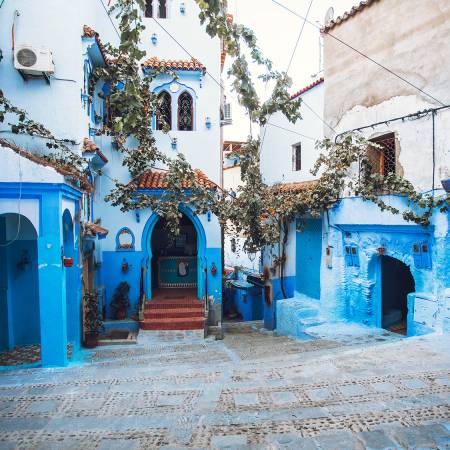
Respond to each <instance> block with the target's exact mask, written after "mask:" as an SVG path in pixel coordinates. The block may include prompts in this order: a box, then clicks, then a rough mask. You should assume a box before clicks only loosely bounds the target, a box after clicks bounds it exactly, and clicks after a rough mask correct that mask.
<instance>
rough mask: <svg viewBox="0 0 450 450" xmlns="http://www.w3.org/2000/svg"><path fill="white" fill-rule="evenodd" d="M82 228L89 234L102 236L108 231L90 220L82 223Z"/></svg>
mask: <svg viewBox="0 0 450 450" xmlns="http://www.w3.org/2000/svg"><path fill="white" fill-rule="evenodd" d="M84 230H85V232H86V233H87V234H90V235H91V236H97V235H100V236H102V237H104V236H106V235H107V234H108V233H109V230H108V229H106V228H103V227H101V226H100V225H98V224H96V223H91V222H87V223H85V224H84Z"/></svg>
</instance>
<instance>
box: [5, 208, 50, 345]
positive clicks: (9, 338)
mask: <svg viewBox="0 0 450 450" xmlns="http://www.w3.org/2000/svg"><path fill="white" fill-rule="evenodd" d="M37 237H38V236H37V232H36V229H35V228H34V226H33V224H32V223H31V221H30V220H29V219H28V218H27V217H25V216H23V215H20V214H16V213H7V214H2V215H0V349H1V350H5V349H12V348H14V347H17V346H24V345H31V344H39V343H40V339H41V332H40V310H39V275H38V246H37Z"/></svg>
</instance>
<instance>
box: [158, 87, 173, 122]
mask: <svg viewBox="0 0 450 450" xmlns="http://www.w3.org/2000/svg"><path fill="white" fill-rule="evenodd" d="M158 98H159V100H160V102H161V104H160V105H161V106H160V108H159V112H158V113H157V115H156V129H157V130H163V129H164V127H165V126H168V127H169V128H170V129H172V97H171V96H170V94H169V93H168V92H167V91H163V92H161V94H159V96H158Z"/></svg>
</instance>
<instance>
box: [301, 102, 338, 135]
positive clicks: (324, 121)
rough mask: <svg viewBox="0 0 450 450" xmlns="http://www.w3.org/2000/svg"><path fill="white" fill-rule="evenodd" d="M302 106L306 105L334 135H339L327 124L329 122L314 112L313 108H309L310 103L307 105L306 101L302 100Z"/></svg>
mask: <svg viewBox="0 0 450 450" xmlns="http://www.w3.org/2000/svg"><path fill="white" fill-rule="evenodd" d="M302 105H305V106H306V107H307V108H308V109H309V110H310V111H311V112H312V113H313V114H314V115H315V116H316V117H317V118H318V119H319V120H320V121H321V122H322V123H323V124H324V125H326V126H327V127H328V128H329V129H330V130H331V131H332V132H333V133H337V131H336V130H335V129H334V128H333V127H332V126H331V125H330V124H329V123H327V121H326V120H325V119H324V118H323V117H322V116H321V115H320V114H319V113H318V112H316V111H314V109H313V108H311V106H309V105H308V103H306V102H305V100H304V99H302Z"/></svg>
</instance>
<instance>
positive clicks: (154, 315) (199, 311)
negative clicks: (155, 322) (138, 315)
mask: <svg viewBox="0 0 450 450" xmlns="http://www.w3.org/2000/svg"><path fill="white" fill-rule="evenodd" d="M203 314H204V312H203V308H178V307H177V308H173V309H169V308H159V309H158V308H148V309H146V310H145V311H144V317H145V318H146V319H164V318H182V317H203Z"/></svg>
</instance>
